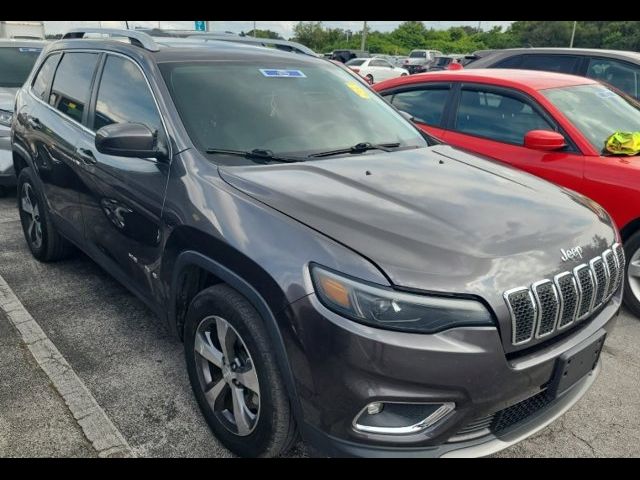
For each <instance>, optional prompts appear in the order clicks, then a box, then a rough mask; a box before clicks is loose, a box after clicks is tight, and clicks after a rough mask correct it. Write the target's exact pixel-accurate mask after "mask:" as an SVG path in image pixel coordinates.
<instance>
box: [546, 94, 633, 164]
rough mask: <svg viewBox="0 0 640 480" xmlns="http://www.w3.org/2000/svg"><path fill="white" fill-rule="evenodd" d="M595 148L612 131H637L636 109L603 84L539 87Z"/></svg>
mask: <svg viewBox="0 0 640 480" xmlns="http://www.w3.org/2000/svg"><path fill="white" fill-rule="evenodd" d="M541 92H542V94H543V95H544V96H545V97H547V98H548V99H549V101H550V102H551V103H553V104H554V105H555V106H556V107H557V108H558V109H559V110H560V111H561V112H562V113H563V114H564V115H565V116H566V117H567V118H568V119H569V120H570V121H571V123H573V124H574V125H575V126H576V127H577V128H578V130H580V132H582V134H583V135H584V136H585V137H586V138H587V140H589V142H590V143H591V145H593V147H594V148H595V149H597V150H598V151H599V152H602V151H604V146H605V142H606V140H607V138H609V137H610V136H611V135H612V134H613V133H614V132H616V131H619V130H620V131H624V132H638V131H640V110H639V109H638V108H637V107H636V106H634V105H633V104H632V103H630V102H629V101H627V100H626V99H625V98H623V97H621V96H620V95H618V94H617V93H616V92H614V91H613V90H611V89H609V88H607V87H605V86H604V85H577V86H572V87H561V88H550V89H548V90H542V91H541Z"/></svg>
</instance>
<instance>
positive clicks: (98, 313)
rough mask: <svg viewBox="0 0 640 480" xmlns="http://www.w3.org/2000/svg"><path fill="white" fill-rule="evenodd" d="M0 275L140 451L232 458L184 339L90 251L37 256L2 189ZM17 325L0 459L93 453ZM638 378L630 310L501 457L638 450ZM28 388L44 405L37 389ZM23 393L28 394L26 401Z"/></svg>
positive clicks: (3, 326) (3, 362) (2, 330)
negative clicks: (591, 377)
mask: <svg viewBox="0 0 640 480" xmlns="http://www.w3.org/2000/svg"><path fill="white" fill-rule="evenodd" d="M0 275H1V276H2V277H3V278H4V279H5V280H6V282H7V283H8V284H9V286H10V287H11V289H12V290H13V292H14V293H15V294H16V295H17V296H18V298H19V299H20V301H21V302H22V304H23V305H24V307H25V308H26V309H27V310H28V312H29V313H30V314H31V316H32V317H33V318H34V319H35V320H36V322H37V323H38V324H39V325H40V327H41V328H42V329H43V330H44V332H45V333H46V335H47V336H48V337H49V339H50V340H51V341H52V342H53V343H54V344H55V346H56V347H57V348H58V350H59V351H60V352H61V353H62V355H63V356H64V357H65V358H66V360H67V361H68V362H69V364H70V365H71V367H72V368H73V370H74V371H75V372H76V374H77V375H78V377H79V378H80V379H81V380H82V382H83V383H84V384H85V385H86V387H87V388H88V389H89V391H90V392H91V393H92V394H93V396H94V397H95V399H96V401H97V402H98V404H99V405H100V406H101V407H102V409H104V411H105V412H106V414H107V415H108V417H109V418H110V420H111V421H112V422H113V424H114V425H115V426H116V427H117V429H118V430H119V431H120V433H121V434H122V435H123V436H124V438H125V439H126V440H127V442H128V444H129V445H130V446H131V448H132V449H133V451H134V452H135V454H136V455H138V456H142V457H228V456H231V453H230V452H228V451H227V450H226V449H225V448H224V447H222V446H221V445H220V444H219V443H218V442H217V441H216V439H215V438H214V437H213V435H212V434H211V432H210V431H209V429H208V427H207V425H206V423H205V422H204V420H203V418H202V416H201V414H200V412H199V410H198V407H197V405H196V402H195V400H194V398H193V395H192V392H191V388H190V385H189V381H188V378H187V374H186V369H185V362H184V355H183V349H182V344H181V343H180V342H179V341H178V340H177V339H175V338H173V337H172V336H170V335H169V333H168V332H167V331H166V330H165V329H164V327H163V326H162V325H161V324H160V322H159V321H158V320H157V319H156V318H155V317H154V315H153V314H152V313H151V312H150V311H149V310H148V309H147V308H146V307H145V306H144V305H143V304H142V302H140V301H139V300H138V299H137V298H135V297H134V296H133V295H131V294H130V293H129V292H128V291H127V290H126V289H125V288H124V287H122V286H121V285H120V284H119V283H118V282H116V281H115V280H114V279H112V278H111V277H110V276H109V275H108V274H107V273H105V272H104V271H103V270H102V269H101V268H100V267H98V266H97V265H96V264H95V263H93V262H92V261H91V260H90V259H88V258H87V257H86V256H84V255H83V254H81V253H78V255H77V256H76V257H75V258H73V259H70V260H66V261H62V262H59V263H55V264H43V263H39V262H38V261H37V260H35V259H34V258H33V257H32V256H31V254H30V252H29V250H28V248H27V246H26V244H25V242H24V239H23V236H22V230H21V227H20V222H19V219H18V215H17V210H16V206H15V199H14V198H3V199H0ZM12 328H13V327H12V326H11V325H9V324H8V322H7V321H6V319H5V318H4V317H3V316H2V315H0V386H1V387H2V390H1V391H0V457H1V456H9V455H12V454H14V452H16V453H15V455H18V456H37V455H43V456H44V455H58V456H95V452H93V451H92V450H91V448H90V444H88V443H87V442H86V440H84V439H83V438H82V432H81V431H80V430H79V429H78V428H77V426H76V425H74V424H73V417H72V416H70V415H69V412H67V411H64V408H63V407H64V403H62V404H61V403H60V399H57V398H56V396H55V392H53V391H49V390H47V388H49V389H50V390H51V388H50V386H48V384H47V381H46V377H45V376H44V374H43V372H42V371H39V370H38V369H37V368H36V367H34V365H33V364H32V363H31V364H30V363H29V362H30V361H31V359H30V358H29V352H28V351H27V350H25V349H23V348H21V346H20V345H19V341H18V337H17V336H16V335H15V334H12ZM21 356H22V357H21ZM14 364H16V365H17V366H15V367H12V365H14ZM10 372H11V373H10ZM15 372H18V374H16V373H15ZM16 376H17V377H19V378H11V377H16ZM639 384H640V320H638V319H636V318H634V317H633V316H632V315H630V314H629V313H626V312H622V313H621V315H620V317H619V319H618V324H617V327H616V329H615V330H614V332H613V333H612V334H611V335H610V336H609V338H608V339H607V343H606V345H605V348H604V350H603V353H602V369H601V373H600V376H599V378H598V379H597V380H596V382H595V384H594V385H593V387H592V388H591V390H590V391H589V392H588V393H587V394H586V396H585V397H584V398H583V399H582V400H581V401H580V402H579V403H578V404H576V405H575V406H574V407H573V408H572V409H571V410H569V412H567V413H566V414H565V415H564V416H563V417H562V418H561V419H559V420H558V421H556V422H555V423H554V424H552V425H550V426H549V427H547V428H546V429H544V430H542V431H541V432H540V433H538V434H537V435H535V436H534V437H532V438H530V439H528V440H526V441H524V442H522V443H520V444H518V445H515V446H513V447H511V448H509V449H507V450H504V451H503V452H500V453H499V454H497V455H495V456H497V457H593V456H596V457H640V415H638V413H639V412H640V388H638V385H639ZM32 390H37V392H38V394H39V395H40V396H41V397H42V402H44V403H46V404H47V405H48V406H47V407H42V406H40V405H39V404H38V403H37V398H35V395H29V393H28V392H30V391H32ZM22 396H26V398H28V399H29V400H30V401H24V402H23V401H20V399H21V398H23V397H22ZM45 397H46V398H45ZM49 404H50V405H49ZM43 408H49V409H50V411H51V413H50V414H49V415H47V414H46V413H44V412H46V411H45V410H43ZM16 418H17V420H16ZM20 418H22V419H24V421H25V422H27V423H28V422H31V424H34V425H36V424H41V423H42V422H43V421H45V420H44V419H45V418H50V419H54V418H55V421H54V420H51V421H50V422H49V427H48V428H47V429H46V431H44V432H42V431H38V430H37V429H31V430H28V429H26V428H25V429H24V430H22V431H19V430H16V427H14V426H13V425H14V424H15V423H16V422H17V423H21V421H20ZM65 419H66V420H65ZM12 422H13V423H12ZM56 422H57V423H56ZM53 430H59V432H54V431H53ZM56 435H57V436H58V437H56ZM52 436H53V437H52ZM62 437H64V438H65V440H64V441H63V442H62V444H61V446H60V447H59V448H58V447H56V448H57V449H54V447H53V446H51V445H49V446H47V445H43V442H46V439H47V438H62ZM7 445H11V447H7ZM47 448H48V449H47ZM289 456H294V457H296V456H307V451H306V449H305V447H304V445H303V444H302V443H298V445H296V447H295V448H294V449H293V451H291V452H290V453H289Z"/></svg>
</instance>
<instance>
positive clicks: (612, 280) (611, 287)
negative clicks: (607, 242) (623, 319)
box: [602, 248, 618, 303]
mask: <svg viewBox="0 0 640 480" xmlns="http://www.w3.org/2000/svg"><path fill="white" fill-rule="evenodd" d="M609 256H611V258H612V259H613V265H614V270H613V271H611V269H610V268H609V262H607V258H608V257H609ZM615 257H616V256H615V255H614V254H613V250H612V249H611V248H607V249H606V250H605V251H604V252H602V261H603V262H604V269H605V271H606V275H607V277H608V278H609V282H608V283H607V290H606V291H605V292H604V300H603V303H607V302H608V301H609V300H610V299H611V297H612V296H613V292H614V291H615V289H616V282H617V280H618V275H617V274H618V269H617V263H616V260H615Z"/></svg>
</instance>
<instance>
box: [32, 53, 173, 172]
mask: <svg viewBox="0 0 640 480" xmlns="http://www.w3.org/2000/svg"><path fill="white" fill-rule="evenodd" d="M54 53H62V54H65V53H97V54H101V53H104V54H105V55H116V56H119V57H122V58H125V59H127V60H129V61H130V62H132V63H133V64H134V65H135V66H136V67H137V68H138V70H139V71H140V73H141V74H142V77H143V78H144V81H145V82H146V83H147V87H148V88H149V91H150V92H151V97H152V98H153V102H154V103H155V105H156V110H157V111H158V116H159V117H160V122H161V123H162V129H163V130H164V136H165V138H166V141H167V149H168V151H169V155H168V157H169V158H170V159H171V158H173V150H172V146H171V139H170V137H169V129H168V128H167V125H166V123H165V121H164V115H163V114H162V109H161V108H160V104H159V103H158V99H157V98H156V94H155V92H154V91H153V88H152V87H151V83H150V82H149V79H148V78H147V75H146V74H145V73H144V70H143V69H142V67H141V66H140V64H139V63H138V62H137V61H135V60H134V59H133V58H131V57H130V56H128V55H125V54H123V53H120V52H112V51H110V50H100V49H91V48H77V49H76V48H73V49H71V48H70V49H64V48H62V49H59V50H52V51H51V52H49V53H48V54H47V56H46V57H45V58H44V59H43V60H42V62H41V63H40V64H39V66H38V69H39V68H40V67H41V66H42V63H43V62H45V61H46V60H47V58H49V57H50V56H51V55H53V54H54ZM106 61H107V60H106V59H105V63H106ZM103 71H104V68H103ZM56 73H57V69H56ZM100 73H101V75H100V78H99V79H96V80H102V72H100ZM53 79H54V80H55V75H54V76H53ZM51 86H52V87H53V82H52V83H51ZM32 87H33V81H31V82H30V84H29V88H28V89H27V91H28V93H29V95H30V96H31V97H32V98H35V99H36V100H37V101H39V102H40V103H42V104H43V105H44V106H46V107H48V108H49V109H50V110H52V111H54V112H56V113H57V114H58V116H60V117H61V118H63V119H65V120H71V121H72V122H73V123H74V124H75V125H77V126H78V127H80V128H81V129H82V130H84V131H85V132H86V133H88V134H90V135H91V136H93V137H95V136H96V132H94V131H93V130H91V129H90V128H89V127H87V126H86V125H82V124H81V123H79V122H78V121H76V120H74V119H73V118H71V117H69V116H67V115H65V114H64V113H62V112H61V111H59V110H58V109H56V108H54V107H52V106H51V105H49V103H48V102H45V101H43V100H42V99H40V98H38V97H37V96H36V95H35V93H34V92H33V91H32ZM94 88H97V89H98V91H99V90H100V85H99V84H98V85H94ZM96 102H97V96H96ZM145 160H150V161H154V162H156V161H157V160H156V159H153V158H146V159H145Z"/></svg>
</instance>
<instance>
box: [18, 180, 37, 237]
mask: <svg viewBox="0 0 640 480" xmlns="http://www.w3.org/2000/svg"><path fill="white" fill-rule="evenodd" d="M20 206H21V208H22V211H23V212H24V213H25V219H26V220H27V222H28V224H27V227H26V234H27V238H28V239H29V242H30V243H31V245H33V247H34V248H40V247H41V246H42V222H41V218H40V207H39V206H38V200H37V199H36V196H35V193H34V191H33V188H32V187H31V185H30V184H28V183H25V184H23V185H22V195H21V196H20Z"/></svg>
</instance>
